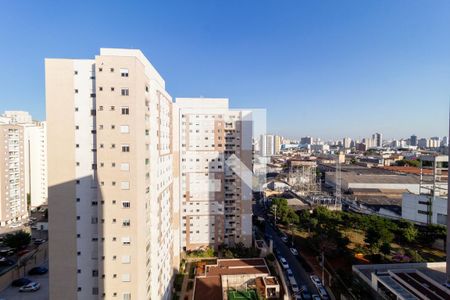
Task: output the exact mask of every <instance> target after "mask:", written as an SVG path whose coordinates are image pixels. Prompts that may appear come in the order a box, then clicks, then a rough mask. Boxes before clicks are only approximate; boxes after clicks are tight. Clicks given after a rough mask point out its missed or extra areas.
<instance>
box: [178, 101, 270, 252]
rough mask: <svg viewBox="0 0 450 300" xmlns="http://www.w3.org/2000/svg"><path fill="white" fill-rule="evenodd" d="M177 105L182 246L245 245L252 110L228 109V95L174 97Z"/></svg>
mask: <svg viewBox="0 0 450 300" xmlns="http://www.w3.org/2000/svg"><path fill="white" fill-rule="evenodd" d="M176 107H177V109H178V111H179V112H178V114H179V132H180V133H179V139H180V143H181V148H180V172H181V176H180V178H181V184H180V195H181V220H180V223H181V230H182V234H181V246H182V248H183V250H194V249H199V248H203V247H206V246H209V247H214V248H217V247H218V246H219V245H221V244H225V245H229V246H233V245H235V244H237V243H243V244H244V245H245V246H247V247H248V246H250V245H251V243H252V208H251V199H252V187H251V184H252V169H253V168H252V119H251V112H250V111H245V110H231V109H229V107H228V99H207V98H177V99H176ZM272 137H273V136H272ZM263 147H264V146H263ZM272 149H273V143H272ZM234 158H236V159H234Z"/></svg>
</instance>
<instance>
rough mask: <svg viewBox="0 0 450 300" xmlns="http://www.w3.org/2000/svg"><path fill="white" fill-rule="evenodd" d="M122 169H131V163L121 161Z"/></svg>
mask: <svg viewBox="0 0 450 300" xmlns="http://www.w3.org/2000/svg"><path fill="white" fill-rule="evenodd" d="M120 170H121V171H129V170H130V164H129V163H121V164H120Z"/></svg>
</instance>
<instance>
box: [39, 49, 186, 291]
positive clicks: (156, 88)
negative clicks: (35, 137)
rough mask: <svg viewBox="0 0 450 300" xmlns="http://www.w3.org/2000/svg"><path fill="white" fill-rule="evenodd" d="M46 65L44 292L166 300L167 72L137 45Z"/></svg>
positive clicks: (170, 191)
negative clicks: (159, 69)
mask: <svg viewBox="0 0 450 300" xmlns="http://www.w3.org/2000/svg"><path fill="white" fill-rule="evenodd" d="M45 65H46V98H47V122H48V158H49V159H48V161H49V162H48V173H49V180H48V181H49V217H50V220H49V232H50V250H49V255H50V299H120V300H131V299H169V298H170V292H171V291H170V287H171V280H172V278H173V274H174V271H175V270H176V269H177V268H178V265H179V249H180V245H179V239H178V236H179V233H178V232H179V231H178V223H179V212H178V210H179V208H178V197H179V196H178V178H177V177H178V172H177V168H178V164H177V160H176V159H174V156H176V155H177V154H175V151H178V150H177V147H174V145H173V140H174V133H173V125H172V122H171V120H172V114H173V106H172V100H171V97H170V95H169V94H168V93H167V92H166V90H165V82H164V80H163V79H162V77H161V76H160V75H159V74H158V72H157V71H156V69H155V68H154V67H153V66H152V65H151V64H150V62H149V61H148V60H147V59H146V58H145V57H144V55H143V54H142V53H141V51H139V50H125V49H101V50H100V55H98V56H96V57H95V59H87V60H77V59H75V60H73V59H47V60H46V62H45ZM175 199H176V200H175Z"/></svg>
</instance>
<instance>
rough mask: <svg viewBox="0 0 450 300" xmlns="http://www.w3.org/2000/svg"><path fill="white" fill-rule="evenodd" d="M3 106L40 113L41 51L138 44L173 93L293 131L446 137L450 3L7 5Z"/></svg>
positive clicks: (0, 9) (1, 13)
mask: <svg viewBox="0 0 450 300" xmlns="http://www.w3.org/2000/svg"><path fill="white" fill-rule="evenodd" d="M0 37H1V45H2V46H1V47H0V66H1V68H2V71H3V72H0V82H1V83H2V84H1V89H0V111H3V110H7V109H9V110H12V109H20V110H28V111H30V112H31V113H32V114H33V116H34V117H35V118H37V119H44V118H45V88H44V58H45V57H65V58H91V57H93V56H94V55H95V54H97V53H98V51H99V48H100V47H123V48H140V49H141V50H142V51H143V52H144V54H145V55H146V56H147V57H148V58H149V59H150V61H151V62H152V63H153V65H154V66H155V67H156V68H157V69H158V70H159V72H160V73H161V75H162V76H163V77H164V78H165V80H166V87H167V89H168V91H169V92H170V94H171V95H172V96H173V97H196V96H205V97H228V98H230V101H231V105H232V106H233V107H250V108H266V109H267V111H268V112H267V115H268V128H269V130H270V131H271V132H273V133H279V134H283V135H287V136H292V137H298V136H303V135H313V136H321V137H324V138H333V137H343V136H354V137H363V136H368V135H370V134H372V133H373V132H375V131H379V132H382V133H384V135H385V136H386V137H402V136H409V135H411V134H412V133H416V134H417V135H419V136H432V135H440V136H442V135H446V133H447V127H448V126H447V123H448V122H447V120H448V103H449V97H450V1H447V0H433V1H425V0H420V1H419V0H403V1H401V0H398V1H396V0H367V1H361V0H354V1H347V0H340V1H335V0H330V1H321V0H309V1H306V0H304V1H303V0H302V1H301V0H293V1H287V0H273V1H266V0H259V1H249V0H246V1H243V0H227V1H212V0H210V1H203V0H190V1H186V0H184V1H171V0H167V1H128V0H127V1H115V0H109V1H45V0H40V1H32V0H30V1H3V2H2V4H0Z"/></svg>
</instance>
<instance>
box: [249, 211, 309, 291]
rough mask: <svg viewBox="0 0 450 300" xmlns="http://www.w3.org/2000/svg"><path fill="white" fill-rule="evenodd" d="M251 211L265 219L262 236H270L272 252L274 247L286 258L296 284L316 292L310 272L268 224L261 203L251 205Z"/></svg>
mask: <svg viewBox="0 0 450 300" xmlns="http://www.w3.org/2000/svg"><path fill="white" fill-rule="evenodd" d="M253 213H254V215H255V216H259V217H262V218H264V219H265V220H266V221H265V222H264V224H265V227H264V236H265V237H268V236H271V237H272V241H273V247H274V252H275V249H278V251H280V253H281V255H282V256H283V257H284V258H285V259H286V261H287V262H288V264H289V268H290V269H291V270H292V273H293V275H294V278H295V280H296V281H297V285H298V286H299V287H300V288H301V286H303V285H306V286H307V288H308V292H309V293H310V294H317V289H316V287H315V286H314V284H313V283H312V282H311V280H310V278H309V275H310V274H309V273H308V272H306V271H305V269H304V268H303V267H302V265H301V264H300V262H299V260H298V258H297V257H296V256H294V255H293V254H292V253H291V251H290V249H289V247H288V245H287V244H285V243H284V242H283V241H282V240H281V238H280V236H279V233H278V232H276V231H275V229H274V228H272V226H271V225H270V222H269V221H268V216H267V215H266V214H265V209H264V207H262V206H261V205H258V204H256V205H254V206H253ZM297 250H298V251H299V252H301V249H297ZM277 259H278V258H277ZM283 275H284V274H283ZM285 278H286V280H287V277H286V276H285Z"/></svg>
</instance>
